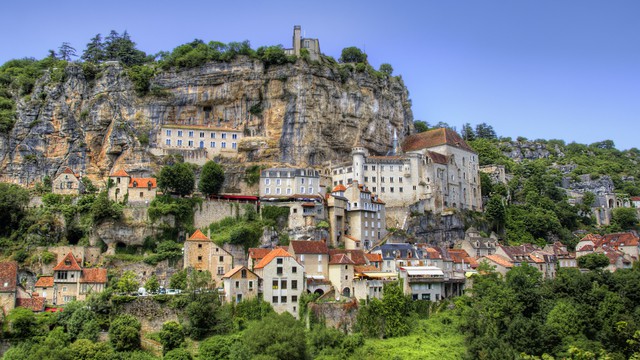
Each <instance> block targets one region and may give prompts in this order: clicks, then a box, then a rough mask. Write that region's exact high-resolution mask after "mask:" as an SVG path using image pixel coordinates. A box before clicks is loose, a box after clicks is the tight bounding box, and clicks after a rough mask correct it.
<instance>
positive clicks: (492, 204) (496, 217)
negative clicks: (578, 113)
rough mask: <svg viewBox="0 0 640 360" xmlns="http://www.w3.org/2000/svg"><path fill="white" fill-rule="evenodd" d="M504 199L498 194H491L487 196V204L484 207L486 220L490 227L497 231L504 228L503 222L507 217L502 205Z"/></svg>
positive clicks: (499, 231)
mask: <svg viewBox="0 0 640 360" xmlns="http://www.w3.org/2000/svg"><path fill="white" fill-rule="evenodd" d="M504 202H505V200H504V199H503V198H502V196H500V195H493V196H491V198H489V201H488V202H487V206H486V207H485V215H486V217H487V220H488V221H489V223H490V224H491V228H492V229H494V230H495V231H496V232H497V233H502V231H503V229H504V223H505V220H506V218H507V212H506V208H505V206H504Z"/></svg>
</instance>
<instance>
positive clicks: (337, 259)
mask: <svg viewBox="0 0 640 360" xmlns="http://www.w3.org/2000/svg"><path fill="white" fill-rule="evenodd" d="M355 264H356V263H354V262H353V260H351V259H349V257H348V256H347V254H335V255H331V260H329V265H355Z"/></svg>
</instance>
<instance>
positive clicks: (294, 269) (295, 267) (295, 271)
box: [291, 266, 298, 274]
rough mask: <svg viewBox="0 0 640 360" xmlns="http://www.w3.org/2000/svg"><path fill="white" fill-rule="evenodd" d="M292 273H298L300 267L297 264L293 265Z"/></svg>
mask: <svg viewBox="0 0 640 360" xmlns="http://www.w3.org/2000/svg"><path fill="white" fill-rule="evenodd" d="M291 273H292V274H297V273H298V267H297V266H293V267H291Z"/></svg>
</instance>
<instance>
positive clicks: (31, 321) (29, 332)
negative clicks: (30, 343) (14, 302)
mask: <svg viewBox="0 0 640 360" xmlns="http://www.w3.org/2000/svg"><path fill="white" fill-rule="evenodd" d="M9 321H10V324H11V333H12V334H13V335H14V336H15V337H17V338H18V339H27V338H30V337H31V336H33V335H35V334H36V333H37V332H38V329H37V326H36V325H37V322H36V317H35V315H34V314H33V311H31V310H29V309H25V308H23V307H17V308H15V309H13V310H11V312H9Z"/></svg>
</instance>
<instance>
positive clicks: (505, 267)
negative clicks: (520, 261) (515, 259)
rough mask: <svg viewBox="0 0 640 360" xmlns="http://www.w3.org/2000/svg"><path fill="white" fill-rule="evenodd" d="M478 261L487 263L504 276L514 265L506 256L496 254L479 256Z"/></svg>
mask: <svg viewBox="0 0 640 360" xmlns="http://www.w3.org/2000/svg"><path fill="white" fill-rule="evenodd" d="M478 263H479V264H487V265H489V266H491V267H493V268H494V270H495V271H496V272H497V273H499V274H502V276H506V275H507V272H508V271H509V270H511V269H512V268H513V266H514V265H513V263H512V262H511V261H509V259H508V258H506V257H504V256H502V255H498V254H493V255H485V256H481V257H480V258H479V259H478Z"/></svg>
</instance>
